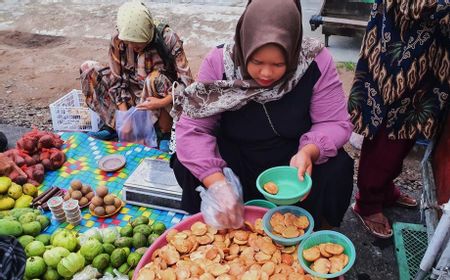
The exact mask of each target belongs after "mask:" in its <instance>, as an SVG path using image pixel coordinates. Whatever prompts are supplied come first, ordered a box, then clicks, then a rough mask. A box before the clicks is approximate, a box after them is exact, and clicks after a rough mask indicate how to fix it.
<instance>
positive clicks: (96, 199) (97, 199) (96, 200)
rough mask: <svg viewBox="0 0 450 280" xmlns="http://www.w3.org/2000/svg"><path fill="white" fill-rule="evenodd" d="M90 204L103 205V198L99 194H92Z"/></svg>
mask: <svg viewBox="0 0 450 280" xmlns="http://www.w3.org/2000/svg"><path fill="white" fill-rule="evenodd" d="M91 202H92V204H94V205H95V206H102V205H103V199H102V198H101V197H99V196H94V197H93V198H92V200H91Z"/></svg>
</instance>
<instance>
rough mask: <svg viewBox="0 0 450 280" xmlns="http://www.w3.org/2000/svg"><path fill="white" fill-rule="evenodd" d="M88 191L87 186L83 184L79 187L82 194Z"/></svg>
mask: <svg viewBox="0 0 450 280" xmlns="http://www.w3.org/2000/svg"><path fill="white" fill-rule="evenodd" d="M88 192H90V191H89V186H83V187H81V193H82V194H83V195H86V194H87V193H88Z"/></svg>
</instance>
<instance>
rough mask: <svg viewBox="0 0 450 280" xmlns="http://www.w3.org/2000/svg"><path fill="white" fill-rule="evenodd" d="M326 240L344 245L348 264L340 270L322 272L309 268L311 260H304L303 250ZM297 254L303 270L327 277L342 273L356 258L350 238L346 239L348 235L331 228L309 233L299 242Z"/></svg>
mask: <svg viewBox="0 0 450 280" xmlns="http://www.w3.org/2000/svg"><path fill="white" fill-rule="evenodd" d="M327 242H331V243H335V244H339V245H342V246H343V247H344V254H346V255H347V256H348V264H347V265H346V266H345V267H344V268H343V269H342V270H341V271H339V272H336V273H332V274H322V273H318V272H315V271H313V270H312V269H311V268H309V266H310V265H311V262H308V261H307V260H305V258H303V251H304V250H306V249H309V248H311V247H314V246H316V245H319V244H321V243H327ZM297 254H298V261H299V262H300V265H301V266H302V267H303V269H304V270H306V271H307V272H308V273H309V274H311V275H313V276H316V277H320V278H327V279H328V278H335V277H339V276H341V275H344V274H345V273H346V272H347V271H348V270H349V269H350V268H351V267H352V266H353V264H354V263H355V260H356V251H355V246H354V245H353V243H352V241H350V239H348V237H347V236H345V235H343V234H342V233H339V232H337V231H332V230H321V231H317V232H314V233H312V234H311V235H309V236H308V237H307V238H306V239H304V240H303V241H302V243H301V244H300V247H299V249H298V253H297Z"/></svg>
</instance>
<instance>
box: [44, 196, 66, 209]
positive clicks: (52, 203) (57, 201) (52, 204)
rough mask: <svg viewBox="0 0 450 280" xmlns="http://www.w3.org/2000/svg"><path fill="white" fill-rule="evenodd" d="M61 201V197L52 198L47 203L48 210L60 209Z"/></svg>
mask: <svg viewBox="0 0 450 280" xmlns="http://www.w3.org/2000/svg"><path fill="white" fill-rule="evenodd" d="M63 201H64V200H63V198H62V197H60V196H54V197H52V198H50V199H49V200H48V201H47V205H48V208H50V210H59V209H62V205H63Z"/></svg>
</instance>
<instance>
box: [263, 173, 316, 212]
mask: <svg viewBox="0 0 450 280" xmlns="http://www.w3.org/2000/svg"><path fill="white" fill-rule="evenodd" d="M268 182H273V183H275V184H276V185H277V186H278V193H277V194H270V193H268V192H266V191H265V190H264V188H263V187H264V185H265V184H266V183H268ZM311 185H312V181H311V177H309V175H308V174H305V180H304V181H303V182H302V181H300V180H299V179H298V169H297V168H295V167H292V166H277V167H272V168H269V169H267V170H265V171H264V172H262V173H261V174H260V175H259V176H258V178H257V179H256V188H257V189H258V190H259V192H261V193H262V195H263V196H264V197H265V198H266V199H267V200H268V201H270V202H273V203H275V204H277V205H291V204H295V203H297V202H299V201H300V200H303V199H304V198H305V197H306V196H307V195H308V194H309V191H310V190H311Z"/></svg>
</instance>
